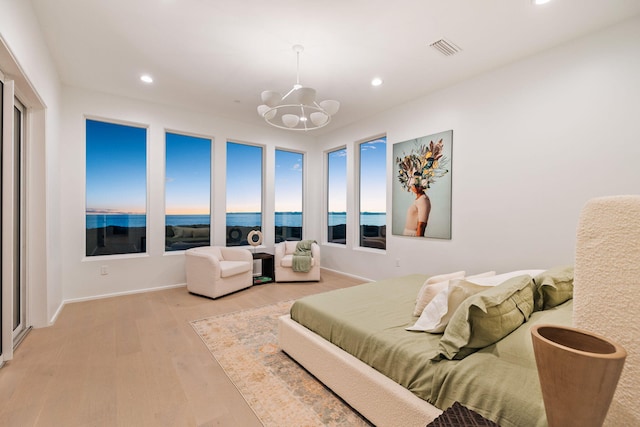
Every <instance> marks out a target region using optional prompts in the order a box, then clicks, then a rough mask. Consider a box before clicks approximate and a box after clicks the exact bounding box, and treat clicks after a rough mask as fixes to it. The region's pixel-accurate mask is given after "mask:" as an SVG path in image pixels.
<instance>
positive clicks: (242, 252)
mask: <svg viewBox="0 0 640 427" xmlns="http://www.w3.org/2000/svg"><path fill="white" fill-rule="evenodd" d="M185 270H186V273H187V289H188V290H189V292H192V293H194V294H198V295H204V296H207V297H211V298H218V297H220V296H222V295H226V294H229V293H231V292H235V291H239V290H240V289H244V288H248V287H249V286H251V285H253V257H252V256H251V252H249V251H248V250H247V249H240V248H227V247H223V246H202V247H198V248H192V249H189V250H187V251H186V252H185Z"/></svg>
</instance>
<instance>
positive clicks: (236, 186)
mask: <svg viewBox="0 0 640 427" xmlns="http://www.w3.org/2000/svg"><path fill="white" fill-rule="evenodd" d="M260 211H262V147H257V146H254V145H246V144H238V143H235V142H227V212H260Z"/></svg>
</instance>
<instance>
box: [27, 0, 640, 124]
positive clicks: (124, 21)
mask: <svg viewBox="0 0 640 427" xmlns="http://www.w3.org/2000/svg"><path fill="white" fill-rule="evenodd" d="M32 4H33V7H34V9H35V12H36V14H37V17H38V20H39V22H40V26H41V28H42V31H43V33H44V36H45V39H46V41H47V43H48V46H49V48H50V51H51V54H52V56H53V60H54V62H55V64H56V66H57V70H58V73H59V75H60V78H61V80H62V82H63V83H64V84H66V85H70V86H76V87H80V88H86V89H91V90H96V91H100V92H106V93H111V94H116V95H121V96H126V97H131V98H136V99H142V100H147V101H152V102H158V103H163V104H171V105H177V106H180V107H182V108H187V109H191V110H194V111H203V112H207V113H209V114H211V115H214V116H220V117H226V118H230V119H234V120H238V121H241V122H244V123H254V124H258V125H261V126H268V125H267V124H266V123H264V121H263V120H262V119H261V118H260V117H258V115H257V112H256V107H257V106H258V104H260V93H261V92H262V91H263V90H267V89H270V90H277V91H279V92H282V93H286V92H287V91H288V90H289V89H290V88H291V87H292V85H293V84H294V83H295V80H296V56H295V53H294V52H293V50H292V46H293V45H295V44H301V45H303V46H304V48H305V50H304V52H303V53H302V54H301V57H300V81H301V83H302V84H303V85H305V86H311V87H313V88H315V89H316V90H317V92H318V100H322V99H336V100H338V101H340V103H341V108H340V111H339V112H338V114H336V116H334V118H333V120H332V122H331V123H330V124H329V125H328V126H327V127H325V128H323V129H320V130H317V131H313V132H315V133H324V132H327V131H331V130H334V129H336V128H338V127H341V126H344V125H347V124H350V123H353V122H355V121H358V120H360V119H363V118H365V117H369V116H372V115H374V114H376V113H379V112H381V111H384V110H386V109H389V108H391V107H393V106H395V105H399V104H402V103H405V102H408V101H410V100H412V99H415V98H418V97H421V96H424V95H426V94H428V93H430V92H433V91H435V90H438V89H440V88H443V87H446V86H450V85H452V84H455V83H456V82H459V81H461V80H464V79H467V78H469V77H472V76H474V75H477V74H479V73H482V72H484V71H487V70H490V69H493V68H496V67H500V66H502V65H504V64H507V63H510V62H513V61H516V60H518V59H520V58H523V57H525V56H528V55H531V54H533V53H535V52H539V51H541V50H544V49H548V48H550V47H553V46H555V45H558V44H560V43H563V42H565V41H567V40H570V39H573V38H576V37H579V36H582V35H584V34H587V33H589V32H593V31H596V30H598V29H601V28H604V27H607V26H610V25H612V24H614V23H617V22H620V21H623V20H626V19H629V18H631V17H633V16H634V15H637V14H640V1H638V0H606V1H604V0H552V1H551V2H550V3H548V4H546V5H542V6H535V5H533V4H532V1H531V0H397V1H394V2H391V1H388V0H325V1H318V0H315V1H311V0H271V1H264V0H241V1H233V0H108V1H105V0H55V1H51V0H32ZM442 38H445V39H447V40H449V41H451V42H453V43H454V44H456V45H457V46H459V47H460V48H461V49H462V51H461V52H459V53H457V54H455V55H453V56H444V55H442V54H441V53H439V52H438V51H436V50H435V49H434V48H432V47H429V45H430V44H431V43H433V42H435V41H437V40H439V39H442ZM144 73H148V74H150V75H151V76H153V78H154V83H152V84H145V83H143V82H141V81H140V80H139V77H140V75H142V74H144ZM373 77H379V78H381V79H382V80H383V84H382V85H381V86H379V87H373V86H371V84H370V82H371V79H372V78H373ZM282 132H287V131H284V130H283V131H282Z"/></svg>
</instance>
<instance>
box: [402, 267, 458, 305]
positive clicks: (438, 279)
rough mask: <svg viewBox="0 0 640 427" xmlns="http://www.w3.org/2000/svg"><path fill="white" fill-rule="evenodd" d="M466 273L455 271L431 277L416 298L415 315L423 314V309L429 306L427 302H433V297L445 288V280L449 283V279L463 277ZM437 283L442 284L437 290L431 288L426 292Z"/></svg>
mask: <svg viewBox="0 0 640 427" xmlns="http://www.w3.org/2000/svg"><path fill="white" fill-rule="evenodd" d="M464 275H465V272H464V271H456V272H454V273H448V274H439V275H437V276H431V277H429V278H428V279H427V280H426V281H425V282H424V284H423V285H422V287H421V288H420V291H418V298H416V306H415V308H414V309H413V315H414V316H420V315H421V314H422V311H423V310H424V308H425V307H426V306H427V304H429V302H431V300H432V299H433V297H434V296H435V295H436V294H437V293H438V292H439V291H441V290H443V289H444V287H442V283H443V282H447V283H448V281H449V280H451V279H462V278H463V277H464ZM436 283H437V284H440V285H441V287H440V288H438V290H437V291H436V290H435V289H434V290H430V291H429V292H426V291H427V289H428V288H429V287H430V286H431V285H433V284H436Z"/></svg>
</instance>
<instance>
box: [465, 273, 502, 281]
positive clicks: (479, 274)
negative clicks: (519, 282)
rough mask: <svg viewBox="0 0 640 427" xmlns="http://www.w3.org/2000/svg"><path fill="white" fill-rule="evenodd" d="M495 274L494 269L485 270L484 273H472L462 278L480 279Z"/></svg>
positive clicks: (467, 279)
mask: <svg viewBox="0 0 640 427" xmlns="http://www.w3.org/2000/svg"><path fill="white" fill-rule="evenodd" d="M495 275H496V272H495V271H485V272H484V273H478V274H472V275H471V276H467V277H465V278H464V280H466V281H469V280H473V279H481V278H483V277H493V276H495Z"/></svg>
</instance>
